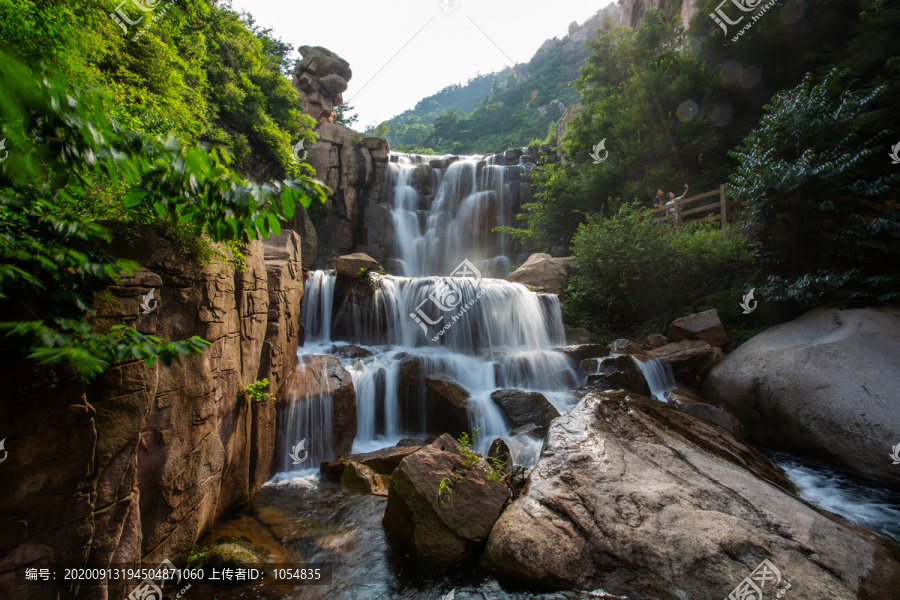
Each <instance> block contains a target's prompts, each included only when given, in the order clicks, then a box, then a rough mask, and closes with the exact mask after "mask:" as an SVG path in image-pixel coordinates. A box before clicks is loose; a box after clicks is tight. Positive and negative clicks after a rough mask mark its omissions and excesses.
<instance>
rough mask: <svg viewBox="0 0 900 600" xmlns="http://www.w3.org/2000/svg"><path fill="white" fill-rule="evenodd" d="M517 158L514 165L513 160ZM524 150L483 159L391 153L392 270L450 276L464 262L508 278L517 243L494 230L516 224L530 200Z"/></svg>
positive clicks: (486, 273)
mask: <svg viewBox="0 0 900 600" xmlns="http://www.w3.org/2000/svg"><path fill="white" fill-rule="evenodd" d="M511 162H514V163H515V164H510V163H511ZM534 164H535V161H534V159H533V158H532V157H530V156H528V155H527V154H524V153H523V152H522V151H521V150H515V151H514V152H513V154H511V155H510V156H509V157H508V156H506V154H501V155H495V156H489V157H482V156H461V157H456V156H450V157H423V156H418V155H405V154H392V156H391V162H390V164H389V165H388V171H387V178H388V186H389V191H388V194H389V199H390V202H391V215H392V219H393V227H394V239H393V255H392V256H393V258H394V260H395V261H396V263H395V265H396V266H395V268H394V269H391V271H392V272H397V273H399V274H401V275H404V276H407V277H422V276H428V275H449V274H450V273H451V272H452V271H453V270H454V268H455V267H456V266H457V265H459V264H460V263H461V262H462V261H463V260H464V259H468V260H469V261H471V262H472V263H473V264H474V265H476V266H477V267H478V269H479V270H480V271H481V273H482V274H483V275H484V276H486V277H505V276H506V275H507V274H508V272H509V268H510V266H511V265H512V264H513V261H514V260H517V259H518V258H519V256H518V253H519V252H520V250H521V248H520V247H519V245H518V244H517V243H516V242H515V241H514V240H513V239H512V238H511V237H510V236H509V235H507V234H504V233H500V232H496V231H494V229H495V228H496V227H499V226H503V225H514V224H515V215H516V214H517V213H518V212H519V210H520V209H521V206H522V204H523V203H524V202H528V201H530V199H531V186H530V185H529V181H528V177H527V172H528V169H530V168H531V166H533V165H534Z"/></svg>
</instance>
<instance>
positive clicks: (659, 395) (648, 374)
mask: <svg viewBox="0 0 900 600" xmlns="http://www.w3.org/2000/svg"><path fill="white" fill-rule="evenodd" d="M631 358H632V360H634V362H635V364H637V366H638V368H639V369H640V370H641V373H643V375H644V379H645V380H646V381H647V385H648V386H650V395H651V396H653V397H654V398H656V399H657V400H660V401H662V402H668V400H666V392H668V391H669V390H674V389H675V387H676V386H677V384H676V383H675V373H674V372H673V371H672V365H670V364H668V363H664V362H663V361H661V360H660V359H658V358H651V359H649V360H640V359H638V358H636V357H634V356H632V357H631Z"/></svg>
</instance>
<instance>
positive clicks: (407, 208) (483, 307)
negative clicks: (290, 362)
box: [279, 155, 584, 468]
mask: <svg viewBox="0 0 900 600" xmlns="http://www.w3.org/2000/svg"><path fill="white" fill-rule="evenodd" d="M500 158H503V160H498V159H500ZM518 160H519V164H518V165H507V164H496V163H506V162H507V161H506V160H505V157H494V158H486V157H460V158H459V159H456V157H439V158H437V160H436V157H420V156H406V155H392V157H391V162H390V163H389V165H388V174H387V177H388V182H387V185H388V189H389V198H390V206H391V212H392V219H393V226H394V239H393V255H392V256H393V258H394V260H393V262H392V263H391V265H390V266H391V267H392V268H393V269H394V270H395V271H399V272H400V273H402V275H403V276H390V275H389V276H379V275H377V274H374V273H373V274H370V275H369V282H370V283H371V286H372V287H371V288H370V289H369V290H368V292H366V291H365V290H362V291H359V292H358V293H354V294H352V295H348V296H347V297H346V298H345V299H344V300H342V301H341V305H340V306H336V305H335V301H334V293H335V282H336V277H335V275H334V272H324V271H317V272H315V273H313V274H312V276H311V277H310V278H309V280H308V281H307V283H306V286H305V288H304V290H305V296H304V300H303V311H302V321H303V325H304V329H305V331H306V342H305V344H304V346H303V347H301V348H300V349H299V350H298V354H299V355H301V356H302V355H304V354H309V353H323V352H325V353H330V352H332V350H326V349H325V348H330V346H331V344H332V341H334V342H336V343H338V344H340V343H341V342H347V343H351V344H354V345H357V346H363V347H365V348H367V349H368V350H370V351H371V352H372V354H373V355H372V356H369V357H366V358H361V359H347V358H344V359H342V360H341V362H342V364H343V365H344V367H345V368H346V369H347V370H348V371H349V372H350V374H351V376H352V379H353V383H354V387H355V389H356V400H357V421H358V423H357V435H356V439H355V441H354V446H353V450H354V452H362V451H367V450H374V449H377V448H382V447H384V446H388V445H392V444H395V443H396V442H397V441H399V440H400V439H401V438H403V437H421V438H425V437H429V436H431V435H436V434H439V433H443V431H444V429H443V427H444V424H443V423H441V422H440V416H439V415H438V414H437V413H438V411H437V410H436V407H435V405H434V400H433V399H432V398H431V397H430V394H429V392H428V390H427V389H426V385H425V382H424V377H425V376H427V375H445V376H447V377H449V378H451V379H453V380H454V381H455V382H456V383H458V384H459V385H461V386H463V387H464V388H465V389H466V390H467V391H469V393H470V394H471V395H470V398H469V400H468V425H469V429H470V431H473V430H475V429H476V428H479V430H480V431H479V436H478V439H477V442H476V448H477V449H478V450H479V451H480V452H482V453H484V452H486V451H487V449H488V447H489V445H490V444H491V442H492V441H493V440H494V439H495V438H498V437H503V438H506V439H507V443H508V444H509V446H510V449H511V452H512V454H513V459H514V460H515V461H516V462H519V463H521V464H533V463H534V462H535V460H536V459H537V454H538V452H539V449H540V441H539V440H536V439H534V438H530V437H528V436H523V437H522V438H521V439H519V438H511V437H510V436H509V432H510V423H508V421H507V418H506V416H505V414H504V413H503V412H502V410H501V409H500V408H499V407H498V406H497V404H496V403H495V402H494V401H493V400H492V399H491V393H492V392H494V391H496V390H498V389H503V388H518V389H523V390H532V391H538V392H541V393H542V394H544V395H545V396H546V397H547V399H548V400H549V401H550V402H551V403H553V404H554V406H556V408H557V409H558V410H560V411H561V412H562V411H565V410H568V409H569V408H570V407H571V406H572V404H573V403H574V401H575V398H574V396H572V395H570V394H569V393H568V391H567V390H569V389H570V388H572V387H575V386H576V385H579V383H580V382H582V381H583V379H584V376H583V375H582V374H580V373H579V372H578V371H577V370H576V369H575V368H573V365H572V364H571V363H570V361H569V359H568V358H567V357H566V355H564V354H563V353H561V352H557V351H554V350H553V349H554V348H556V347H558V346H562V345H564V344H565V336H564V333H563V325H562V316H561V311H560V305H559V300H558V298H557V297H556V296H553V295H545V294H535V293H533V292H531V291H529V290H528V289H527V288H526V287H524V286H522V285H519V284H514V283H510V282H507V281H505V280H500V279H480V278H474V277H466V276H455V275H458V274H460V272H459V271H458V270H457V269H456V268H457V267H458V266H459V267H462V266H463V265H465V268H464V269H463V270H462V274H463V275H476V276H478V275H479V274H480V275H484V276H486V277H487V276H490V275H496V276H500V277H505V276H506V274H507V272H508V270H509V267H510V265H511V264H512V260H513V252H515V250H516V244H515V243H514V242H513V240H512V239H511V238H509V236H507V235H505V234H499V233H497V232H494V231H493V229H494V228H495V227H497V226H502V225H506V224H511V223H513V215H514V213H515V212H516V211H517V210H518V209H519V207H520V205H521V202H522V199H523V197H525V196H528V195H527V194H524V191H527V190H524V188H523V187H522V186H527V182H526V183H523V178H522V175H523V174H524V173H525V172H526V171H527V168H528V166H527V164H526V163H527V161H525V160H524V159H521V158H520V159H518ZM435 161H436V162H435ZM429 163H430V164H429ZM532 163H533V161H532ZM438 164H440V165H443V166H442V167H440V168H438V167H437V166H434V167H433V166H430V165H438ZM523 190H524V191H523ZM520 192H523V193H520ZM523 194H524V195H523ZM520 196H522V197H520ZM526 199H527V198H526ZM451 275H453V276H451ZM332 311H333V312H332ZM302 362H303V361H302V360H301V361H300V364H302ZM299 400H302V401H300V402H295V403H294V404H292V405H291V408H290V409H288V410H285V411H283V421H284V424H285V429H284V430H280V431H279V439H280V440H281V439H284V438H287V439H288V440H290V445H293V444H295V443H297V442H298V441H299V440H300V439H302V437H303V436H304V435H305V433H306V432H308V431H310V430H311V429H312V428H321V427H324V426H325V425H324V421H323V419H324V415H323V414H322V413H321V411H322V410H326V407H327V409H328V410H330V405H329V404H328V402H329V401H330V396H329V398H328V399H326V398H324V397H318V396H316V397H312V396H309V397H306V398H304V399H299ZM303 411H306V412H303ZM317 411H319V412H317ZM289 422H293V423H294V424H293V425H290V424H289ZM280 423H281V422H280ZM291 427H293V429H291ZM298 436H300V437H298ZM294 438H297V439H294ZM280 443H281V442H280ZM284 443H285V444H286V443H287V442H284ZM290 445H287V446H285V448H287V449H289V447H290ZM318 451H319V450H317V452H318ZM279 452H280V453H281V455H282V456H285V452H284V451H282V450H279ZM322 454H324V451H322ZM312 455H313V451H312V449H310V460H312ZM316 460H319V458H316ZM283 462H284V461H283ZM287 462H290V461H289V460H288V461H287ZM291 466H292V465H288V464H282V465H281V467H282V468H289V467H291ZM294 468H296V467H294Z"/></svg>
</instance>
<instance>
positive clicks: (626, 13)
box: [618, 0, 697, 28]
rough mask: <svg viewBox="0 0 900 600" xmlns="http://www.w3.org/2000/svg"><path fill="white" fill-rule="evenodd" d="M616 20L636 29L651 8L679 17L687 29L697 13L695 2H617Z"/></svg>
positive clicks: (626, 0) (621, 0)
mask: <svg viewBox="0 0 900 600" xmlns="http://www.w3.org/2000/svg"><path fill="white" fill-rule="evenodd" d="M618 8H619V11H618V18H619V20H620V21H621V22H622V24H623V25H627V26H629V27H631V28H634V27H637V26H638V25H640V24H641V22H642V21H643V20H644V15H646V14H647V11H648V10H650V9H651V8H655V9H658V10H661V11H663V12H665V13H666V14H669V15H679V16H680V17H681V22H682V23H684V26H685V27H687V26H688V25H689V24H690V22H691V19H692V18H693V17H694V14H695V13H696V12H697V1H696V0H619V4H618Z"/></svg>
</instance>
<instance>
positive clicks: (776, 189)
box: [729, 69, 900, 305]
mask: <svg viewBox="0 0 900 600" xmlns="http://www.w3.org/2000/svg"><path fill="white" fill-rule="evenodd" d="M847 80H848V74H847V73H842V72H840V71H837V70H836V69H833V70H831V71H829V72H827V73H826V74H825V75H824V76H822V77H821V78H819V77H816V76H814V75H807V76H806V77H805V78H804V79H803V81H802V82H801V83H800V85H798V86H797V87H795V88H794V89H791V90H788V91H785V92H779V93H778V94H776V95H775V97H774V98H773V99H772V101H771V103H770V104H769V105H767V106H766V107H765V111H766V114H765V115H764V116H763V118H762V119H761V121H760V123H759V125H758V126H757V127H756V129H754V130H753V131H752V132H751V133H750V134H749V135H748V136H747V137H746V139H744V141H743V142H742V143H741V145H740V146H739V147H737V148H736V149H735V150H733V151H732V152H731V153H730V154H731V156H733V157H734V158H735V159H737V160H738V162H739V165H738V167H737V169H736V170H735V172H734V174H733V175H732V177H731V185H730V186H729V193H730V194H731V195H733V196H734V197H735V198H737V199H740V200H744V201H746V202H749V203H750V206H749V212H748V216H749V218H750V219H751V220H752V221H753V222H754V223H758V224H764V225H770V224H772V223H774V222H775V220H776V217H778V216H780V215H787V216H789V218H790V221H791V223H792V228H793V244H792V247H791V249H790V253H789V254H790V264H789V265H787V266H783V267H780V268H779V271H780V272H781V274H780V275H776V276H773V277H772V278H771V279H770V281H769V286H768V288H767V289H766V290H765V292H764V293H766V294H767V295H768V296H769V297H771V298H772V299H790V300H795V301H798V302H799V303H800V304H801V305H816V304H819V303H822V302H827V301H834V300H838V301H849V300H862V301H871V300H878V301H887V300H893V299H896V298H900V266H898V265H900V244H898V243H897V238H898V235H900V211H897V210H893V211H891V210H890V209H889V207H888V206H887V205H885V204H883V203H879V202H878V200H879V199H881V200H884V196H885V194H886V193H887V192H888V191H889V190H890V189H891V188H892V187H895V186H896V185H897V183H898V182H900V174H897V173H892V174H888V173H886V168H885V166H886V165H887V164H888V163H887V162H886V161H885V160H884V158H885V157H884V156H883V155H882V154H883V148H884V147H885V146H884V145H882V144H879V143H878V142H879V141H881V140H884V139H886V137H887V135H888V134H889V133H890V132H889V130H887V129H876V130H875V131H874V132H870V131H868V130H869V128H870V126H871V124H872V122H873V120H874V119H876V118H878V115H877V114H875V113H874V112H873V111H871V110H870V109H869V105H870V104H872V103H873V101H874V100H875V98H876V97H877V96H878V95H879V94H880V93H881V89H880V88H876V89H875V90H874V91H869V92H859V91H853V90H851V89H848V81H847ZM871 159H880V160H877V162H876V161H874V160H871ZM775 257H776V259H779V258H781V257H780V256H779V255H778V253H776V255H775Z"/></svg>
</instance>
